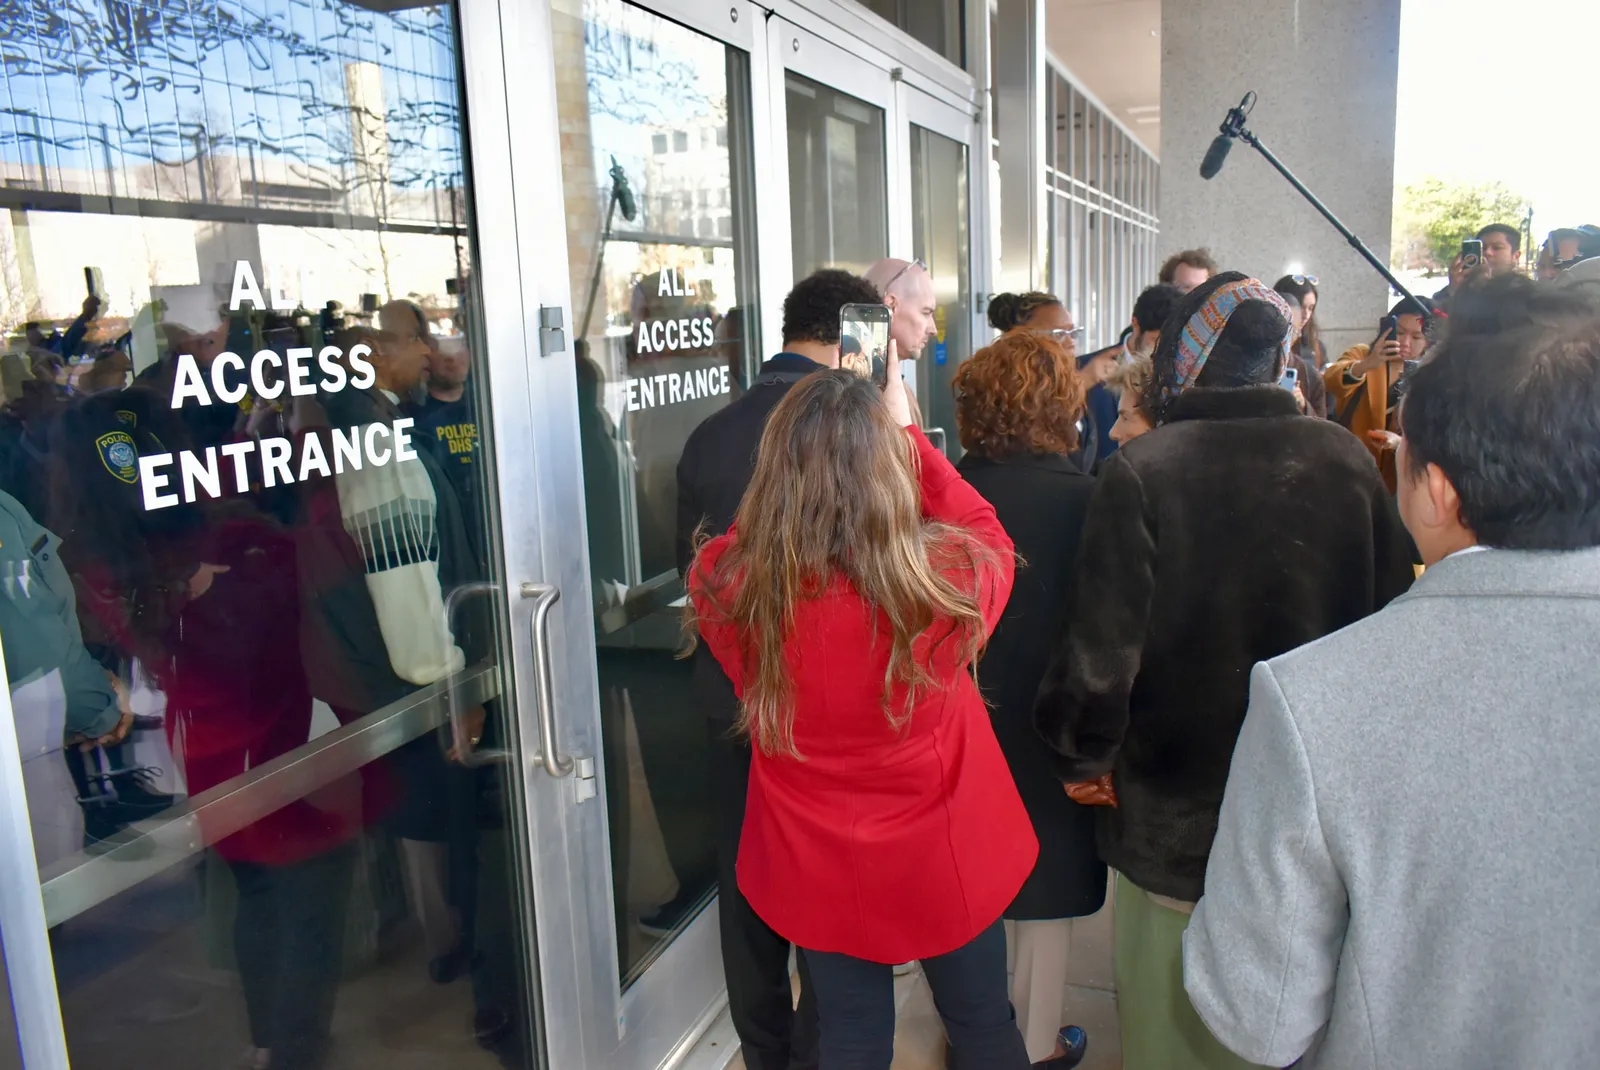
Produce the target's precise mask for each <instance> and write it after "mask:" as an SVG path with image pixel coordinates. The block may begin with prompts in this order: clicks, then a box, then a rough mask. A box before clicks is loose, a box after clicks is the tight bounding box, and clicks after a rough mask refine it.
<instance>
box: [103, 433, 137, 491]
mask: <svg viewBox="0 0 1600 1070" xmlns="http://www.w3.org/2000/svg"><path fill="white" fill-rule="evenodd" d="M94 444H95V445H96V446H98V447H99V449H100V463H101V464H103V465H105V466H106V471H107V472H110V473H111V474H112V475H114V476H116V477H117V478H118V479H120V480H122V481H123V482H124V483H129V484H132V483H137V482H139V448H138V447H137V446H135V445H134V444H133V436H132V435H130V434H128V433H127V432H126V431H112V432H110V433H109V434H105V435H101V436H100V437H99V438H97V439H95V440H94Z"/></svg>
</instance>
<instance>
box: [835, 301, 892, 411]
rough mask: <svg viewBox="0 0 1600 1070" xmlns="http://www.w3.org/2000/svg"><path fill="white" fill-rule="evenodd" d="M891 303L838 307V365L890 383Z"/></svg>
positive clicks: (884, 382)
mask: <svg viewBox="0 0 1600 1070" xmlns="http://www.w3.org/2000/svg"><path fill="white" fill-rule="evenodd" d="M891 315H892V314H891V313H890V311H889V306H888V305H864V304H863V305H845V306H844V307H843V308H841V309H840V310H839V367H841V368H845V369H847V370H849V371H853V372H855V373H856V374H857V375H860V376H862V377H863V378H870V379H871V380H872V381H873V382H875V383H877V384H878V388H879V389H880V390H881V389H882V388H884V387H885V386H887V385H888V383H889V320H890V318H891Z"/></svg>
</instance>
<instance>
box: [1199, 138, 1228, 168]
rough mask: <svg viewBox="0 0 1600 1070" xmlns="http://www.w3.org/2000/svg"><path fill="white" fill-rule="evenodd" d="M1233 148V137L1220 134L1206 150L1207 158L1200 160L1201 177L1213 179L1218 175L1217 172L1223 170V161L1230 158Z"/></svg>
mask: <svg viewBox="0 0 1600 1070" xmlns="http://www.w3.org/2000/svg"><path fill="white" fill-rule="evenodd" d="M1232 148H1233V138H1231V137H1228V136H1227V135H1225V134H1219V135H1218V136H1217V137H1216V139H1215V140H1213V141H1212V142H1211V147H1210V148H1209V149H1207V150H1206V158H1205V159H1204V160H1201V161H1200V177H1201V178H1205V179H1212V178H1216V177H1217V172H1218V171H1220V170H1222V161H1223V160H1226V159H1227V158H1228V151H1229V150H1230V149H1232Z"/></svg>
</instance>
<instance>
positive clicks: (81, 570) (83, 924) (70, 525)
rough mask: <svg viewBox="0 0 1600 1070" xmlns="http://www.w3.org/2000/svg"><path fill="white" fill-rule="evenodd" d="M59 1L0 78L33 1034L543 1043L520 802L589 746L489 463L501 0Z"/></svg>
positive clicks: (510, 368) (523, 425)
mask: <svg viewBox="0 0 1600 1070" xmlns="http://www.w3.org/2000/svg"><path fill="white" fill-rule="evenodd" d="M40 12H41V13H40V14H38V15H37V16H36V17H25V18H24V19H23V21H22V22H21V23H18V24H15V25H12V26H9V27H8V34H10V35H12V39H13V40H14V41H16V40H20V41H21V45H22V47H21V49H20V51H19V52H17V53H16V54H15V55H8V57H7V78H6V80H5V81H4V83H3V86H4V88H3V89H0V93H3V95H4V100H3V103H4V108H3V109H0V111H3V113H4V115H5V118H4V119H3V120H0V170H3V171H4V180H5V181H4V183H3V187H4V188H3V189H0V205H3V208H4V211H3V213H0V265H3V270H4V271H5V273H6V280H5V285H4V286H3V287H0V289H3V292H4V294H5V299H4V305H3V307H0V329H3V332H4V343H3V344H4V353H3V356H0V368H3V371H4V378H3V387H4V392H5V396H4V401H3V409H0V570H3V582H0V645H3V647H4V653H5V669H6V676H7V678H8V688H7V691H8V696H9V712H10V714H11V718H10V720H11V723H12V725H14V729H15V732H14V739H13V738H12V736H11V735H10V734H7V736H6V746H5V747H4V748H3V751H4V752H6V753H4V754H3V757H5V758H6V759H8V760H6V761H4V762H3V763H0V790H3V791H4V792H5V795H6V799H5V806H6V811H7V815H8V826H7V836H6V839H5V841H4V842H5V846H6V848H7V849H8V851H9V853H8V855H7V857H6V859H5V871H6V875H5V878H4V883H5V889H4V894H3V896H0V909H4V910H5V912H6V913H5V919H4V921H5V935H6V941H5V942H6V953H7V967H8V971H9V973H10V978H11V987H12V989H13V990H14V991H16V990H18V989H20V988H21V987H22V986H23V985H22V984H19V978H20V979H21V980H22V983H23V984H26V985H27V987H28V992H29V996H28V998H29V999H30V1000H31V1001H33V1003H34V1004H35V1005H34V1006H31V1007H30V1008H29V1013H28V1014H27V1015H26V1019H27V1020H25V1021H22V1022H20V1023H19V1024H20V1028H21V1031H22V1033H23V1034H24V1035H23V1037H22V1047H23V1049H24V1051H25V1052H26V1054H27V1058H28V1065H29V1067H30V1070H33V1068H36V1067H55V1066H65V1065H66V1064H67V1061H68V1060H69V1059H70V1063H71V1065H72V1066H73V1067H75V1068H77V1070H93V1068H96V1067H106V1068H113V1067H115V1068H120V1067H126V1066H163V1067H169V1068H173V1070H188V1068H193V1070H213V1068H216V1067H220V1066H230V1065H235V1066H244V1067H256V1068H263V1070H264V1068H267V1067H271V1068H272V1070H300V1068H314V1067H327V1068H343V1067H350V1068H357V1067H368V1066H386V1067H395V1066H401V1067H405V1066H416V1067H424V1066H439V1065H450V1066H460V1067H483V1068H485V1070H488V1068H490V1067H496V1066H505V1067H528V1068H532V1067H536V1066H539V1065H541V1064H542V1063H543V1062H544V1060H545V1056H546V1049H547V1047H548V1049H549V1054H550V1056H551V1057H552V1058H554V1056H555V1054H556V1053H557V1052H559V1051H560V1050H562V1047H563V1045H565V1044H567V1043H568V1041H566V1040H564V1039H560V1038H556V1037H553V1036H551V1035H547V1034H546V1033H545V1032H544V1031H543V1030H542V1029H541V1025H540V1023H541V1022H542V1021H545V1020H547V1019H546V1018H545V1016H544V1015H543V1014H541V1000H540V992H539V985H538V980H539V977H540V973H541V970H540V964H541V963H540V952H541V949H540V946H539V942H538V941H537V940H536V939H535V928H534V920H535V919H536V918H538V919H539V920H540V923H541V924H544V921H545V919H546V918H548V917H549V915H550V913H551V911H552V910H556V909H564V907H563V902H564V901H563V899H562V896H561V894H560V883H559V882H557V881H554V880H551V879H550V878H549V876H548V870H549V868H551V867H550V863H549V861H548V860H549V859H550V858H553V857H554V856H556V855H558V854H559V853H560V845H559V841H549V840H548V839H547V836H548V832H547V830H541V831H540V832H539V834H538V835H535V833H534V831H533V829H532V828H530V824H529V821H528V815H529V813H530V812H534V804H535V802H536V800H540V799H545V800H548V801H547V802H545V803H544V804H543V806H544V808H547V809H550V810H552V811H554V812H555V813H556V814H557V815H558V818H559V815H560V814H561V813H562V805H563V804H561V803H559V802H555V800H553V799H551V798H550V797H551V796H552V794H553V792H554V790H555V789H554V788H553V787H552V785H556V784H557V778H556V777H553V776H551V775H550V774H551V773H560V774H563V776H562V779H563V780H565V782H566V783H567V784H574V783H575V782H576V781H577V780H578V779H580V778H581V776H582V773H583V765H582V763H581V761H572V760H569V759H568V758H566V757H563V755H564V754H568V753H570V752H568V751H566V750H565V749H564V746H565V744H564V741H562V740H560V739H557V738H556V736H555V733H554V732H553V731H552V724H553V722H554V710H553V708H552V704H551V701H550V695H549V688H548V685H547V681H548V677H549V673H548V669H547V664H546V663H547V662H548V659H549V653H548V644H547V643H546V642H545V636H546V632H547V631H548V627H547V622H548V621H549V620H550V619H551V613H552V607H553V606H554V605H555V603H556V600H557V599H558V598H559V596H560V594H561V590H560V588H559V586H558V585H557V584H554V583H551V582H550V578H549V577H547V576H545V575H543V574H541V573H540V572H539V571H536V570H533V569H530V568H529V567H528V563H529V560H530V558H531V557H532V556H533V555H532V554H530V549H529V548H530V546H532V545H533V544H534V542H535V539H536V537H537V534H538V532H539V529H540V526H541V522H542V518H541V517H540V515H539V514H538V513H537V512H536V511H535V510H534V509H532V508H530V507H529V506H530V504H531V503H530V502H527V501H524V500H522V499H520V498H518V497H517V496H515V495H511V494H507V493H505V489H506V487H507V486H515V485H516V483H517V480H518V475H517V469H518V468H519V467H523V466H525V465H526V461H525V460H521V459H525V458H526V457H528V456H529V455H530V454H532V453H533V452H534V449H535V443H534V441H533V437H532V435H531V427H532V420H531V419H530V414H529V410H528V404H527V397H528V376H527V373H526V372H525V370H524V369H525V366H526V364H527V361H528V349H527V344H526V342H525V339H526V337H527V336H526V335H525V334H524V332H523V324H522V322H521V321H520V320H519V318H518V317H517V309H518V306H519V304H520V301H519V294H518V293H517V286H518V283H517V276H516V275H515V273H514V272H513V273H507V272H506V271H505V270H504V265H505V263H506V261H507V259H508V258H509V259H510V260H511V261H512V262H513V263H514V262H515V259H516V257H515V252H516V250H515V248H514V246H512V245H511V244H509V241H508V239H514V237H515V235H514V234H509V233H507V232H504V231H502V230H498V229H496V228H494V227H493V226H488V227H486V226H484V220H485V219H488V220H494V219H497V218H500V217H502V216H504V215H508V214H510V199H509V196H508V195H507V188H506V186H505V184H504V183H503V182H501V181H499V179H498V177H497V176H498V175H499V174H500V172H502V171H504V170H505V167H506V164H507V163H508V161H509V155H510V150H509V147H508V142H509V128H508V126H507V124H506V123H505V122H504V121H503V117H502V121H501V122H499V123H498V124H497V123H496V122H495V121H494V115H493V112H492V110H490V111H483V110H480V109H478V108H477V107H474V108H473V122H472V132H473V140H472V142H471V143H470V144H469V141H468V138H467V134H466V131H467V126H466V122H465V118H466V112H467V107H468V105H469V104H473V105H476V104H477V102H478V101H479V100H480V99H487V100H490V101H492V100H494V99H495V92H494V91H493V90H494V88H496V87H486V86H485V85H484V79H485V78H486V77H488V76H486V75H484V74H482V73H474V74H468V73H466V72H467V71H469V70H472V69H473V68H474V67H482V68H487V69H490V70H492V69H496V68H497V67H498V63H496V64H493V65H491V64H487V63H483V62H479V63H477V64H474V63H472V62H469V60H473V59H476V60H480V61H481V60H484V59H485V58H486V57H487V56H488V55H489V54H491V53H493V52H496V51H497V50H498V48H499V44H498V38H497V36H496V34H497V32H498V31H497V28H496V22H497V14H496V11H495V8H494V5H493V4H492V3H485V2H484V0H462V2H461V3H456V4H453V3H429V4H425V5H424V4H410V3H403V2H402V3H385V4H381V5H379V4H370V3H368V4H363V3H355V2H346V0H331V2H329V0H264V2H258V3H251V4H245V3H238V2H233V0H216V2H214V3H210V4H207V5H203V6H194V5H191V6H186V7H183V8H182V9H181V10H176V11H174V10H169V9H168V8H166V7H163V8H160V9H156V8H146V7H128V6H126V5H123V6H115V5H113V6H108V7H106V8H104V9H103V10H102V9H100V8H95V9H93V10H90V9H82V10H79V11H77V12H76V13H75V14H74V16H73V18H72V19H71V20H70V21H64V20H62V19H58V18H54V17H49V16H47V15H46V14H44V13H43V9H40ZM469 82H473V83H475V84H472V85H470V86H469V85H468V83H469ZM486 89H487V90H488V91H485V90H486ZM498 91H499V96H500V98H501V99H503V98H504V94H505V90H504V87H503V86H500V87H498ZM469 160H470V161H471V165H470V166H469ZM480 178H482V179H483V181H482V182H481V183H480ZM541 726H542V727H541ZM13 744H14V746H13ZM536 777H538V778H543V779H542V780H536V779H535V778H536ZM561 790H562V791H564V792H565V793H566V795H565V798H567V799H571V800H575V801H581V789H577V788H573V787H563V788H562V789H561ZM552 802H555V805H551V803H552ZM535 843H538V844H539V847H538V850H537V851H536V850H534V849H533V848H532V845H534V844H535ZM552 844H553V845H552ZM546 883H548V885H549V887H550V888H551V889H552V893H553V894H552V901H551V902H550V903H545V902H542V900H543V899H544V895H543V893H542V892H539V893H536V892H535V888H536V887H542V886H543V885H545V884H546ZM552 961H553V962H555V963H556V964H557V968H556V969H555V970H553V971H549V976H550V979H551V980H552V981H554V982H555V983H557V984H560V985H567V984H570V983H571V981H570V977H568V976H565V975H564V974H563V973H562V972H561V969H560V967H559V963H560V961H561V960H560V959H559V958H556V959H554V960H548V959H547V960H545V964H546V965H548V964H549V963H550V962H552ZM555 1028H556V1029H557V1030H560V1029H563V1028H566V1027H565V1025H564V1024H561V1023H557V1024H556V1026H555ZM563 1065H575V1064H573V1063H566V1064H563Z"/></svg>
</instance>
